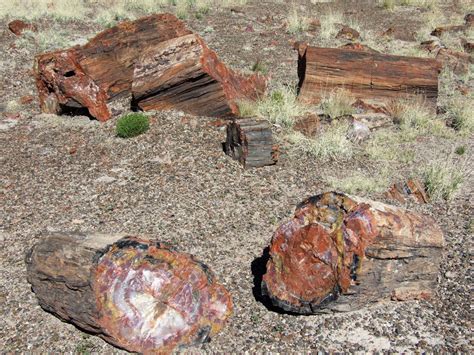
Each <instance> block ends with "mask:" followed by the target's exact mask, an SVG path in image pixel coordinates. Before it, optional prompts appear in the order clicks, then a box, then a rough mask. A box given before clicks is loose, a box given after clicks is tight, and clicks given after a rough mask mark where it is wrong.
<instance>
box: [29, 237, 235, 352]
mask: <svg viewBox="0 0 474 355" xmlns="http://www.w3.org/2000/svg"><path fill="white" fill-rule="evenodd" d="M26 264H27V277H28V281H29V282H30V284H31V285H32V289H33V291H34V292H35V294H36V296H37V298H38V302H39V304H40V305H41V307H43V308H44V309H45V310H47V311H49V312H51V313H53V314H54V315H56V316H58V317H59V318H60V319H62V320H64V321H67V322H70V323H73V324H74V325H76V326H77V327H79V328H81V329H83V330H86V331H88V332H90V333H93V334H96V335H98V336H100V337H102V338H103V339H105V340H106V341H108V342H109V343H111V344H113V345H115V346H118V347H120V348H124V349H126V350H129V351H134V352H171V351H172V350H173V349H174V348H176V347H185V346H189V345H193V344H196V343H200V342H205V341H207V340H208V339H209V337H212V336H214V335H215V334H216V333H217V332H218V331H220V330H221V329H222V327H223V326H224V324H225V322H226V320H227V318H228V317H229V316H230V314H231V312H232V300H231V297H230V295H229V294H228V292H227V291H226V290H225V288H224V287H223V286H221V285H219V284H218V283H217V282H216V280H215V277H214V275H213V273H212V272H211V271H210V270H209V268H208V267H207V266H206V265H204V264H202V263H201V262H199V261H197V260H196V259H195V258H194V257H193V256H191V255H189V254H185V253H179V252H177V251H175V250H173V249H172V248H170V247H168V246H166V245H164V244H162V243H159V242H154V241H149V240H145V239H140V238H136V237H123V236H120V235H100V234H94V235H85V234H56V235H52V236H49V237H48V238H45V239H43V240H41V241H40V242H39V243H38V244H36V245H35V246H34V247H33V248H32V249H31V251H30V252H29V253H28V255H27V257H26Z"/></svg>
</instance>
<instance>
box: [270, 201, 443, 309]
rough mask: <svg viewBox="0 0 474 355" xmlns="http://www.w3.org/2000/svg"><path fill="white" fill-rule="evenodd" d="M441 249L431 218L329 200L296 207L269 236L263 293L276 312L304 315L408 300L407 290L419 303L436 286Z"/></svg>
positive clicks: (375, 204)
mask: <svg viewBox="0 0 474 355" xmlns="http://www.w3.org/2000/svg"><path fill="white" fill-rule="evenodd" d="M443 246H444V238H443V234H442V232H441V230H440V228H439V227H438V226H437V225H436V223H435V222H434V221H433V220H432V219H431V218H429V217H425V216H421V215H419V214H416V213H412V212H408V211H406V210H403V209H400V208H397V207H394V206H389V205H385V204H382V203H378V202H374V201H364V200H362V199H359V198H356V197H349V196H346V195H343V194H339V193H334V192H328V193H325V194H322V195H318V196H315V197H311V198H308V199H307V200H305V201H304V202H302V203H301V204H300V205H299V206H298V207H297V210H296V212H295V216H294V218H293V219H292V220H291V221H290V222H288V223H285V224H283V225H281V226H280V227H279V228H278V230H277V231H276V232H275V234H274V236H273V238H272V242H271V245H270V259H269V261H268V263H267V272H266V274H265V275H264V276H263V282H262V290H263V291H264V293H266V294H267V295H268V297H269V298H270V300H271V302H272V303H273V304H274V305H275V306H277V307H280V308H282V309H283V310H286V311H290V312H297V313H302V314H310V313H318V312H323V311H325V310H333V311H341V310H345V311H347V310H353V309H358V308H360V307H362V306H364V305H367V304H369V303H372V302H376V301H380V300H387V299H392V298H393V299H406V298H407V297H406V295H407V294H408V293H407V292H405V291H406V290H410V295H411V298H413V297H415V298H417V297H424V296H420V295H428V294H430V293H431V292H432V290H433V288H434V287H435V285H436V279H437V275H438V266H439V265H438V263H439V262H440V261H441V251H442V248H443ZM402 291H403V292H402ZM400 294H402V295H405V297H403V296H400Z"/></svg>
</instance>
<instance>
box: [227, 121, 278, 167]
mask: <svg viewBox="0 0 474 355" xmlns="http://www.w3.org/2000/svg"><path fill="white" fill-rule="evenodd" d="M224 150H225V152H226V154H227V155H229V156H231V157H232V158H234V159H235V160H238V161H239V162H240V163H242V164H243V165H244V167H246V168H255V167H262V166H266V165H274V164H275V163H276V162H277V160H278V149H277V147H276V146H275V145H274V143H273V136H272V128H271V125H270V123H269V122H268V121H264V120H255V119H253V118H244V119H239V120H233V121H231V122H229V123H228V124H227V139H226V142H225V143H224Z"/></svg>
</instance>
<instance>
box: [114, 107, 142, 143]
mask: <svg viewBox="0 0 474 355" xmlns="http://www.w3.org/2000/svg"><path fill="white" fill-rule="evenodd" d="M149 128H150V119H149V118H148V116H145V115H144V114H143V113H130V114H128V115H125V116H123V117H121V118H120V119H119V120H118V121H117V127H116V132H117V136H118V137H121V138H132V137H136V136H139V135H140V134H142V133H145V132H146V131H148V129H149Z"/></svg>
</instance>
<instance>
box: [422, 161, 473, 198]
mask: <svg viewBox="0 0 474 355" xmlns="http://www.w3.org/2000/svg"><path fill="white" fill-rule="evenodd" d="M466 162H467V160H465V161H464V162H461V161H459V160H455V159H453V156H452V155H451V156H449V157H448V158H446V159H443V160H437V161H434V162H432V163H430V164H428V165H427V166H425V167H424V168H422V170H421V175H422V176H423V181H424V183H425V186H426V192H427V193H428V195H429V196H430V198H431V199H432V200H433V201H438V200H450V199H451V198H453V197H454V196H455V195H456V193H457V192H458V191H459V189H460V188H461V186H462V184H463V182H464V181H465V180H466V178H467V177H468V176H469V175H470V173H471V171H469V170H468V167H467V163H466Z"/></svg>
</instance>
